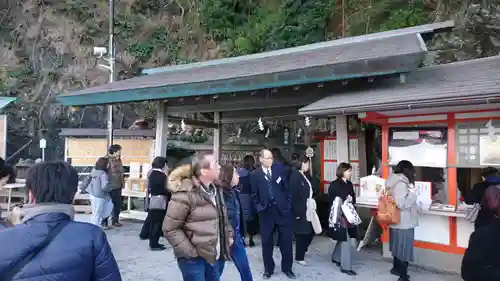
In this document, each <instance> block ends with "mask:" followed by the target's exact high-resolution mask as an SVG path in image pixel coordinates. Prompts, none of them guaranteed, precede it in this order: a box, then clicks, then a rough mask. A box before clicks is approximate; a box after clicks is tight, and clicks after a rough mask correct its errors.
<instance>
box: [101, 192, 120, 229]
mask: <svg viewBox="0 0 500 281" xmlns="http://www.w3.org/2000/svg"><path fill="white" fill-rule="evenodd" d="M109 197H111V202H113V212H112V213H111V223H118V221H119V219H120V212H121V211H122V189H121V188H118V189H113V190H111V191H110V192H109ZM102 224H103V225H108V218H105V219H103V220H102Z"/></svg>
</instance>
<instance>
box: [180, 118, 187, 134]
mask: <svg viewBox="0 0 500 281" xmlns="http://www.w3.org/2000/svg"><path fill="white" fill-rule="evenodd" d="M181 130H182V131H183V132H184V131H185V130H186V123H184V118H182V120H181Z"/></svg>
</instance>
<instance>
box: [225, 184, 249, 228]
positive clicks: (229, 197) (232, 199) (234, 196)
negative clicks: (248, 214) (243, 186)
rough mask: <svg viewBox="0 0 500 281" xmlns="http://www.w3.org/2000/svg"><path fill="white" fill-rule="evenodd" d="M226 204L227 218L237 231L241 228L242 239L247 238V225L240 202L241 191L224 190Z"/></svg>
mask: <svg viewBox="0 0 500 281" xmlns="http://www.w3.org/2000/svg"><path fill="white" fill-rule="evenodd" d="M224 202H225V203H226V209H227V218H228V220H229V223H230V224H231V226H232V227H233V229H234V230H235V235H236V228H239V230H240V231H239V234H240V235H241V237H245V223H244V221H243V209H242V206H241V201H240V191H239V190H237V189H234V188H233V189H231V190H230V191H229V190H224Z"/></svg>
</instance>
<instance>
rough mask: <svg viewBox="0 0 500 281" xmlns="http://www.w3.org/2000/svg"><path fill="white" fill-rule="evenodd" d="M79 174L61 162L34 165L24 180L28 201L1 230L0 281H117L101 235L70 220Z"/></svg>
mask: <svg viewBox="0 0 500 281" xmlns="http://www.w3.org/2000/svg"><path fill="white" fill-rule="evenodd" d="M77 187H78V172H77V171H76V169H75V168H73V167H72V166H71V165H69V164H67V163H65V162H45V163H41V164H37V165H35V166H33V167H32V168H31V169H30V170H29V171H28V175H27V178H26V188H27V189H28V192H29V198H30V202H32V203H31V204H25V205H23V206H22V207H20V208H19V209H18V210H17V212H13V213H15V214H16V217H15V218H11V222H14V224H15V225H14V226H12V227H8V228H6V229H3V230H1V231H0V241H2V250H1V251H0V280H2V281H21V280H22V281H49V280H50V281H70V280H71V281H76V280H86V281H121V280H122V278H121V275H120V271H119V269H118V264H117V263H116V260H115V258H114V256H113V252H112V251H111V247H110V245H109V243H108V240H107V238H106V234H104V232H103V231H102V230H101V229H100V228H99V227H96V226H95V225H92V224H89V223H84V222H76V221H74V220H73V219H74V215H75V209H74V207H73V205H72V203H73V197H74V196H75V193H76V190H77Z"/></svg>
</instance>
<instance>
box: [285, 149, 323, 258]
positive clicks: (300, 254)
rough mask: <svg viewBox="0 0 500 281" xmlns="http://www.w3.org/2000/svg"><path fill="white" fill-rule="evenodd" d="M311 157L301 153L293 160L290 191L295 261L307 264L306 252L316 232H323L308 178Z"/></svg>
mask: <svg viewBox="0 0 500 281" xmlns="http://www.w3.org/2000/svg"><path fill="white" fill-rule="evenodd" d="M309 164H310V163H309V158H307V157H306V156H305V155H303V154H302V155H300V156H299V157H298V159H296V160H293V161H292V167H293V168H292V172H291V173H290V180H289V182H290V192H291V193H292V211H293V216H294V220H293V232H294V234H295V262H296V263H298V264H300V265H307V263H306V261H305V260H304V258H305V254H306V252H307V250H308V248H309V245H311V242H312V240H313V238H314V234H315V233H321V224H320V223H319V218H318V215H317V214H316V201H314V191H313V188H312V184H311V181H310V180H309V178H308V175H307V174H308V172H309Z"/></svg>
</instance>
